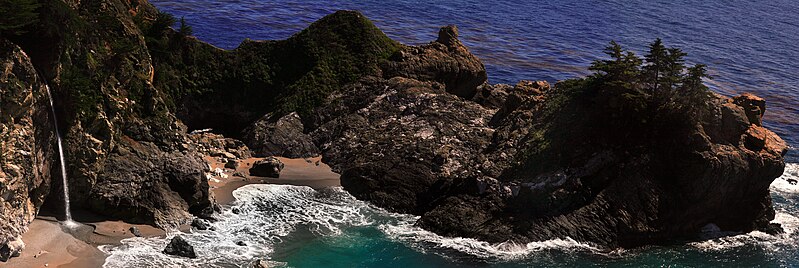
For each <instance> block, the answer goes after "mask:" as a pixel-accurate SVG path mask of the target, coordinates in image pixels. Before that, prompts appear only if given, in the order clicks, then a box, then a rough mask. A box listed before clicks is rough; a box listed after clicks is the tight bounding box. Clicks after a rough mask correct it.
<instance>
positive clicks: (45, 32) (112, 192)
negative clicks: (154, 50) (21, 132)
mask: <svg viewBox="0 0 799 268" xmlns="http://www.w3.org/2000/svg"><path fill="white" fill-rule="evenodd" d="M42 5H43V8H41V12H42V14H41V18H42V20H45V21H43V22H42V23H41V25H48V27H50V28H48V29H43V28H39V27H32V28H31V29H30V31H28V32H27V33H25V34H23V35H21V36H16V37H13V38H12V41H14V42H15V43H16V44H18V45H19V46H20V47H21V48H22V50H23V51H25V52H26V53H28V55H30V56H31V58H32V62H33V63H34V65H35V66H36V69H38V70H39V71H41V73H42V75H43V76H44V77H42V80H43V81H44V80H46V81H48V85H49V86H50V89H51V90H52V93H53V97H54V100H53V101H54V103H55V106H56V112H57V114H58V116H57V117H58V119H59V126H60V127H61V128H62V131H61V133H62V136H63V138H64V147H65V148H64V151H65V152H64V153H65V158H66V164H67V175H68V176H67V177H68V180H69V185H70V187H69V189H70V197H71V204H72V208H73V209H75V210H79V209H88V210H91V211H92V212H95V213H97V214H100V215H106V216H107V217H109V218H115V219H122V220H128V221H131V222H135V223H148V224H156V225H158V226H161V227H169V226H175V225H178V224H181V223H183V222H186V221H187V220H189V219H191V218H192V216H191V215H190V214H189V213H192V214H195V215H202V214H205V213H207V212H208V211H209V210H208V208H209V207H210V206H211V201H210V200H209V199H210V197H209V193H208V184H207V182H206V179H205V177H204V176H203V174H202V169H203V167H204V165H203V164H202V161H201V159H200V156H199V154H198V153H197V151H196V149H195V148H194V147H192V146H186V145H187V144H189V143H190V142H189V141H188V137H187V135H186V127H185V126H184V125H183V124H182V123H181V122H179V121H178V120H177V119H176V117H175V116H174V113H173V112H172V111H170V109H169V105H168V104H167V103H168V102H169V99H168V98H167V97H166V96H167V95H166V94H165V90H164V89H163V88H156V87H154V86H153V84H152V82H153V81H152V79H153V77H154V72H155V68H154V66H153V63H152V62H153V61H152V57H151V55H150V53H149V50H148V46H147V44H146V43H145V38H144V35H145V33H143V32H142V30H141V29H140V28H139V25H137V24H136V22H135V21H134V17H133V16H134V15H137V16H139V19H140V20H141V21H142V23H146V22H148V21H149V20H152V19H153V18H154V17H155V14H156V10H155V8H153V7H152V6H151V5H149V4H148V3H147V2H140V1H121V0H101V1H96V2H92V3H82V4H81V5H69V4H68V3H64V2H63V1H59V0H54V1H44V2H42ZM47 20H49V21H47ZM66 22H69V23H66ZM64 33H67V34H64ZM43 44H47V45H43ZM34 124H35V125H36V126H49V125H50V124H52V121H49V122H45V121H41V122H37V121H34ZM46 166H47V167H48V168H49V166H50V165H46ZM58 184H59V185H60V180H59V183H58ZM48 200H50V201H52V202H53V203H55V204H60V203H62V202H63V201H62V200H63V198H62V197H61V196H60V195H58V196H56V195H51V196H50V197H49V199H48Z"/></svg>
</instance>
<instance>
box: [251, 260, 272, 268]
mask: <svg viewBox="0 0 799 268" xmlns="http://www.w3.org/2000/svg"><path fill="white" fill-rule="evenodd" d="M252 268H269V263H268V262H267V261H265V260H257V261H254V262H253V263H252Z"/></svg>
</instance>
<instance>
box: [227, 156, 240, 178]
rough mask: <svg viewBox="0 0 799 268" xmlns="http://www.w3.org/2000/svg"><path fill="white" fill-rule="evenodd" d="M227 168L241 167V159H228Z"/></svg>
mask: <svg viewBox="0 0 799 268" xmlns="http://www.w3.org/2000/svg"><path fill="white" fill-rule="evenodd" d="M225 168H229V169H233V170H236V169H237V168H239V161H237V160H234V159H228V161H227V163H225ZM234 176H235V174H234Z"/></svg>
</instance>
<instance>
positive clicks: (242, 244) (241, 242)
mask: <svg viewBox="0 0 799 268" xmlns="http://www.w3.org/2000/svg"><path fill="white" fill-rule="evenodd" d="M236 245H237V246H241V247H246V246H247V243H244V241H238V242H236Z"/></svg>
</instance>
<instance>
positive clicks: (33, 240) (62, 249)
mask: <svg viewBox="0 0 799 268" xmlns="http://www.w3.org/2000/svg"><path fill="white" fill-rule="evenodd" d="M260 159H262V158H248V159H244V160H241V161H240V165H239V167H238V168H237V169H236V170H231V169H224V163H220V162H219V161H217V160H216V159H214V158H212V157H206V158H205V160H206V162H208V163H209V164H210V165H211V170H212V171H214V170H215V169H216V168H219V169H220V171H222V172H221V173H220V174H224V176H221V175H219V176H214V178H213V179H212V180H209V181H208V184H209V186H210V187H211V191H212V192H213V194H214V195H215V198H216V200H217V202H218V203H219V204H220V205H227V204H230V203H231V202H233V201H235V199H234V198H233V191H234V190H236V189H238V188H239V187H242V186H244V185H248V184H258V183H271V184H289V185H305V186H310V187H312V188H314V189H319V188H324V187H331V186H339V185H341V184H340V182H339V175H338V174H336V173H334V172H333V171H332V170H331V169H330V167H329V166H327V165H325V164H324V163H321V161H320V158H319V157H317V158H309V159H288V158H278V159H280V161H282V162H283V163H284V164H285V167H284V168H283V171H282V172H281V173H280V178H265V177H255V176H250V175H249V168H250V167H252V164H253V163H255V162H256V161H258V160H260ZM212 173H213V172H212ZM236 173H238V174H236ZM234 174H236V175H239V176H234ZM215 175H216V174H215ZM73 213H74V214H75V219H76V221H78V222H80V224H79V225H78V226H77V227H73V228H66V227H65V226H64V225H63V224H62V223H60V222H58V221H57V220H56V219H55V218H54V217H52V216H39V217H37V218H36V219H35V220H34V221H33V223H31V225H30V226H29V230H28V232H26V233H25V234H23V235H22V240H23V241H24V242H25V245H26V247H25V249H24V250H23V251H22V254H21V255H20V256H19V257H15V258H11V259H10V260H9V261H8V262H5V263H3V262H0V267H15V268H16V267H21V268H22V267H64V268H72V267H76V268H91V267H102V265H103V263H105V258H106V256H105V254H104V253H103V252H102V251H100V250H99V249H98V248H97V247H98V246H100V245H109V244H110V245H117V244H120V241H121V240H122V239H125V238H130V237H133V234H131V233H130V231H128V230H129V229H130V227H131V226H136V227H137V228H138V229H139V231H140V232H141V234H142V236H144V237H157V236H163V235H165V234H166V232H165V231H164V230H161V229H158V228H156V227H153V226H149V225H141V224H130V223H126V222H123V221H106V220H102V219H103V218H102V217H101V216H97V215H93V214H90V213H86V212H78V211H75V212H73ZM183 229H184V228H181V230H183Z"/></svg>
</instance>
